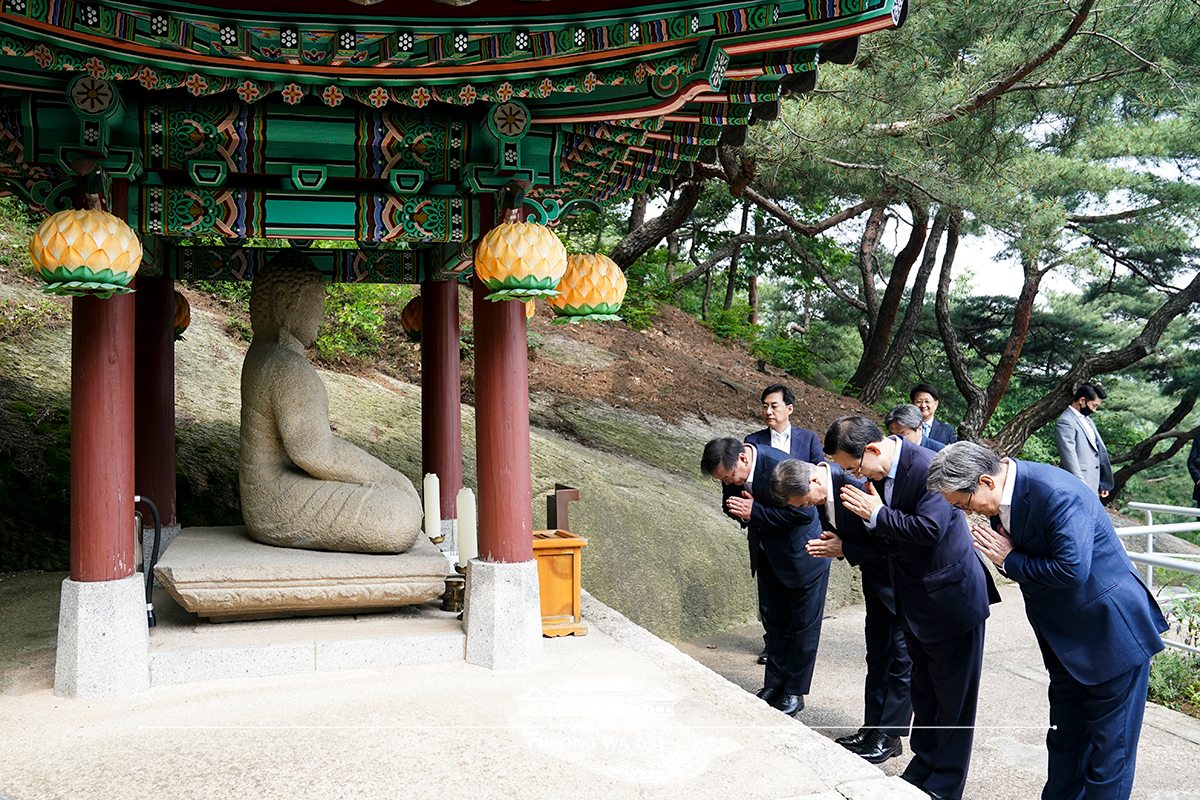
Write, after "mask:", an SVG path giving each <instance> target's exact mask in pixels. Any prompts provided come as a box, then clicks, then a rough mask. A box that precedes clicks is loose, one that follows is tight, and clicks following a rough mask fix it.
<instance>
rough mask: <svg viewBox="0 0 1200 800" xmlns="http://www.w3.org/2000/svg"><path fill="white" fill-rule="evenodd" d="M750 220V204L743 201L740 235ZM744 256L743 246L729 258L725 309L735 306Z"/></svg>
mask: <svg viewBox="0 0 1200 800" xmlns="http://www.w3.org/2000/svg"><path fill="white" fill-rule="evenodd" d="M749 221H750V204H749V203H742V228H741V230H740V231H738V235H741V236H744V235H745V233H746V226H747V223H748V222H749ZM741 256H742V248H741V246H739V247H738V249H736V250H734V251H733V256H732V257H731V258H730V259H729V282H728V283H727V284H726V285H725V310H726V311H728V310H729V309H731V308H733V295H734V291H735V290H736V289H737V284H736V283H735V282H734V281H735V280H736V278H737V268H738V261H739V260H740V259H741Z"/></svg>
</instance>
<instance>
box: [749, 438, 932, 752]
mask: <svg viewBox="0 0 1200 800" xmlns="http://www.w3.org/2000/svg"><path fill="white" fill-rule="evenodd" d="M847 485H849V486H854V487H856V488H858V489H862V488H863V481H860V480H857V479H855V478H853V477H851V476H850V475H848V474H846V472H844V471H843V470H842V468H841V467H839V466H838V465H837V464H830V463H827V462H824V461H822V462H819V463H816V464H810V463H808V462H807V461H800V460H798V459H789V460H788V461H784V462H783V463H782V464H780V465H779V466H778V467H776V468H775V474H774V475H773V476H772V477H771V494H772V496H773V497H774V498H775V500H776V501H777V502H781V503H787V504H788V505H793V506H800V507H803V508H816V510H817V515H818V517H819V518H820V520H821V528H822V533H821V538H820V539H811V540H809V542H808V544H807V545H805V549H807V550H808V554H809V555H810V556H813V557H814V558H843V557H844V558H845V559H846V560H847V561H848V562H850V564H852V565H853V566H856V567H858V568H859V569H860V570H861V572H862V587H863V598H864V601H865V603H866V606H867V618H866V630H865V634H866V641H867V659H866V661H867V678H866V681H865V683H864V684H863V725H862V727H861V728H859V729H858V730H857V731H856V732H854V733H851V734H849V735H847V736H840V737H838V738H837V739H835V740H834V741H836V742H837V743H838V744H840V745H841V746H842V747H845V748H846V749H848V750H849V751H850V752H852V753H856V754H858V755H859V756H861V757H862V758H863V759H865V760H866V761H869V762H870V763H872V764H882V763H883V762H884V761H887V760H888V759H889V758H892V757H894V756H898V755H900V754H901V753H903V752H904V746H903V745H902V744H901V741H900V737H902V736H907V735H908V733H909V728H910V726H911V724H912V700H911V695H910V674H911V670H912V661H911V660H910V659H909V657H908V649H907V647H905V644H904V628H903V626H902V625H901V623H900V618H899V617H898V616H896V596H895V593H894V592H893V591H892V582H891V579H890V578H889V577H888V568H887V550H886V548H884V547H881V546H880V545H878V544H877V543H876V542H874V541H873V540H872V539H871V537H869V536H868V535H867V532H866V530H864V529H863V524H862V519H861V518H860V517H859V516H857V515H856V514H852V513H851V512H850V511H849V510H848V509H847V508H846V507H845V506H844V505H843V504H842V502H841V500H840V499H839V498H840V494H841V491H842V488H843V487H844V486H847Z"/></svg>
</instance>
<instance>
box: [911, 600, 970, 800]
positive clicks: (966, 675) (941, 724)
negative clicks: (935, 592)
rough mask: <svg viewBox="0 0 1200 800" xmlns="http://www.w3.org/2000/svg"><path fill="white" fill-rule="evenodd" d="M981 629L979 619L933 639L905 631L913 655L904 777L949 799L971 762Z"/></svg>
mask: <svg viewBox="0 0 1200 800" xmlns="http://www.w3.org/2000/svg"><path fill="white" fill-rule="evenodd" d="M983 628H984V623H982V622H981V623H979V624H978V625H977V626H975V627H974V628H972V629H971V630H969V631H967V632H965V633H961V634H959V635H957V636H952V637H950V638H949V639H942V640H940V641H936V642H921V641H919V640H918V639H917V638H916V637H915V636H913V635H912V632H911V631H908V630H907V628H906V630H905V633H906V634H907V644H908V655H909V657H910V658H911V659H912V706H913V732H912V736H911V737H910V738H909V746H910V747H911V749H912V753H913V758H912V761H910V762H909V764H908V767H907V768H906V769H905V770H904V775H903V777H904V779H905V780H907V781H908V782H909V783H912V784H914V785H916V786H919V787H920V788H922V789H924V790H925V791H926V792H934V793H936V794H939V795H941V796H942V797H946V798H950V800H960V798H961V797H962V793H963V787H964V786H965V785H966V782H967V767H968V766H970V763H971V743H972V741H973V740H974V738H975V707H976V706H977V705H978V702H979V674H980V670H981V669H982V667H983Z"/></svg>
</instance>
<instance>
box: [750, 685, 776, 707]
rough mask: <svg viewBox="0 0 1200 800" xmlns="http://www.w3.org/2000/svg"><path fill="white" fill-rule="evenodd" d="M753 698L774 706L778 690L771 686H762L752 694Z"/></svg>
mask: <svg viewBox="0 0 1200 800" xmlns="http://www.w3.org/2000/svg"><path fill="white" fill-rule="evenodd" d="M754 696H755V697H757V698H759V699H760V700H762V701H763V702H764V703H766V704H767V705H769V706H770V705H774V704H775V698H777V697H779V690H778V689H776V688H775V687H773V686H764V687H763V688H761V689H759V690H758V691H757V692H755V693H754Z"/></svg>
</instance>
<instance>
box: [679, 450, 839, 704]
mask: <svg viewBox="0 0 1200 800" xmlns="http://www.w3.org/2000/svg"><path fill="white" fill-rule="evenodd" d="M787 457H788V454H787V453H784V452H782V451H780V450H776V449H775V448H773V447H756V446H755V445H752V444H743V443H742V442H739V441H738V440H737V439H734V438H733V437H728V436H727V437H725V438H723V439H713V440H712V441H711V442H709V443H708V444H707V445H705V446H704V454H703V455H702V456H701V458H700V469H701V471H702V472H704V474H706V475H709V476H711V477H712V478H714V479H715V480H718V481H720V482H721V483H722V484H724V486H725V488H724V492H723V494H722V500H721V510H722V511H724V512H725V513H726V514H727V515H728V516H730V517H732V518H733V519H735V520H737V521H738V522H739V523H740V524H741V526H742V527H743V528H746V529H747V539H748V540H749V544H750V571H751V573H752V574H754V575H755V576H756V577H757V578H758V608H759V612H760V613H761V614H762V621H763V627H764V628H765V629H766V632H767V665H766V668H765V669H764V671H763V688H762V689H761V690H759V692H758V696H759V697H761V698H762V699H763V701H764V702H766V703H767V704H769V705H770V706H772V707H773V708H776V709H778V710H780V711H782V712H783V713H784V714H788V715H790V716H794V715H795V714H796V713H797V712H799V711H800V710H801V709H803V708H804V695H806V694H808V691H809V688H810V687H811V685H812V675H813V667H814V666H815V665H816V662H817V643H818V641H819V640H820V638H821V618H822V616H823V615H824V613H825V591H826V589H827V588H828V587H829V560H828V559H824V558H813V557H812V556H810V555H809V554H808V553H807V552H805V549H804V546H805V544H807V543H808V541H809V540H811V539H819V538H820V536H821V523H820V522H819V521H818V520H817V515H816V513H815V512H814V511H813V510H812V509H811V508H798V507H796V506H790V505H788V504H787V503H786V502H783V503H780V502H777V501H776V500H774V499H773V498H772V496H771V476H772V475H773V474H774V472H775V469H776V467H778V465H779V463H780V462H782V461H786V460H787Z"/></svg>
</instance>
